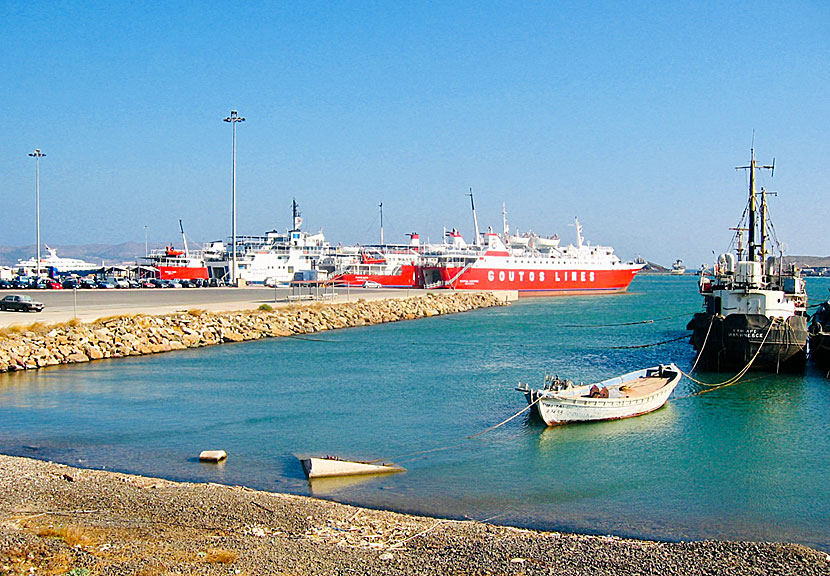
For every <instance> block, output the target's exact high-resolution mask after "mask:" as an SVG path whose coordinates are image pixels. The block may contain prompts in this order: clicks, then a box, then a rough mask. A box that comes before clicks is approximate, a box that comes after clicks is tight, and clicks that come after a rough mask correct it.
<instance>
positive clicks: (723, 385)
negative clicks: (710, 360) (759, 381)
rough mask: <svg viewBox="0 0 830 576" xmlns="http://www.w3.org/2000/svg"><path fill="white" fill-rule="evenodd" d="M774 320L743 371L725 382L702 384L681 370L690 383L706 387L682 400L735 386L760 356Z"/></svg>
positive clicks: (774, 321) (774, 320)
mask: <svg viewBox="0 0 830 576" xmlns="http://www.w3.org/2000/svg"><path fill="white" fill-rule="evenodd" d="M776 320H778V319H777V318H773V319H772V321H771V322H770V323H769V327H768V328H767V333H766V334H764V338H763V339H762V340H761V344H760V345H759V346H758V349H757V350H756V351H755V354H754V355H753V356H752V358H750V360H749V363H748V364H747V365H746V366H744V367H743V369H741V371H740V372H738V373H737V374H735V375H734V376H732V377H731V378H729V379H727V380H724V381H723V382H720V383H718V384H710V383H708V382H702V381H700V380H698V379H697V378H693V377H692V376H691V375H690V374H687V373H685V372H683V371H682V370H681V373H682V374H683V375H684V376H685V377H686V378H688V379H689V380H691V381H692V382H695V383H697V384H700V385H701V386H706V387H707V389H706V390H700V391H698V392H694V393H692V394H689V395H688V396H682V398H688V397H691V396H700V395H701V394H707V393H709V392H714V391H715V390H720V389H721V388H726V387H728V386H732V385H734V384H737V383H738V382H740V380H741V378H743V377H744V375H745V374H746V373H747V372H749V369H750V368H751V367H752V364H753V363H754V362H755V359H756V358H758V354H760V353H761V350H762V349H763V348H764V344H765V343H766V341H767V337H768V336H769V335H770V332H772V328H773V326H775V323H776ZM701 350H702V348H701ZM675 400H680V398H676V399H675Z"/></svg>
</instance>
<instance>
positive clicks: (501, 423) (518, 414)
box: [370, 396, 542, 464]
mask: <svg viewBox="0 0 830 576" xmlns="http://www.w3.org/2000/svg"><path fill="white" fill-rule="evenodd" d="M541 399H542V397H541V396H540V397H538V398H537V399H536V400H534V401H533V402H531V403H529V404H528V405H527V406H525V407H524V408H522V409H521V410H519V411H518V412H516V413H515V414H513V415H512V416H511V417H510V418H508V419H507V420H502V421H501V422H499V423H498V424H496V425H495V426H490V427H489V428H486V429H484V430H482V431H481V432H476V433H475V434H470V435H469V436H465V437H464V442H456V443H455V444H449V445H447V446H439V447H438V448H430V449H429V450H419V451H417V452H408V453H406V454H401V455H399V456H396V457H395V458H380V459H378V460H372V461H371V462H370V463H372V464H373V463H376V462H382V461H384V460H397V461H398V462H399V463H403V462H408V461H409V460H412V459H413V458H412V456H423V455H424V454H431V453H433V452H442V451H444V450H451V449H453V448H458V447H459V446H464V445H466V444H467V442H466V441H467V440H472V439H473V438H475V437H476V436H481V435H482V434H486V433H487V432H492V431H493V430H495V429H496V428H500V427H502V426H504V425H505V424H507V423H508V422H510V421H511V420H513V419H514V418H517V417H518V416H520V415H522V414H524V413H525V412H527V411H528V410H530V409H531V408H532V407H533V406H534V405H535V404H536V403H537V402H539V400H541ZM401 458H407V460H401Z"/></svg>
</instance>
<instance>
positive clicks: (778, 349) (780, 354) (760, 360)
mask: <svg viewBox="0 0 830 576" xmlns="http://www.w3.org/2000/svg"><path fill="white" fill-rule="evenodd" d="M738 169H739V170H748V171H749V199H748V207H747V210H746V211H745V212H744V214H745V218H746V220H743V221H742V222H741V223H740V224H739V226H738V227H737V228H735V229H734V230H735V231H736V251H735V252H736V253H734V254H733V253H731V252H727V253H724V254H721V255H720V256H718V259H717V262H716V264H715V267H714V274H713V278H709V277H708V276H706V275H705V274H704V273H703V272H701V276H700V280H699V291H700V295H701V296H703V301H704V305H705V308H706V310H705V312H698V313H697V314H695V315H694V317H693V318H692V320H691V321H690V322H689V324H688V326H687V329H689V330H692V331H693V332H692V336H691V339H690V341H691V344H692V345H693V346H694V348H695V350H696V351H697V353H698V359H697V365H698V366H699V367H700V368H702V369H704V370H714V371H721V370H739V371H741V370H744V369H752V370H768V371H774V372H779V371H787V370H799V369H803V367H804V364H805V361H806V357H807V356H806V350H807V312H806V310H807V293H806V291H805V286H804V279H803V278H802V277H801V275H800V272H799V271H798V269H797V268H796V267H795V266H790V267H789V270H787V271H784V270H783V268H784V261H783V255H781V252H780V247H779V256H778V257H776V256H774V255H773V254H774V248H775V247H774V246H772V245H771V236H770V228H771V225H770V221H769V216H768V215H769V209H768V206H767V193H766V190H764V189H763V188H762V189H761V192H760V193H759V192H756V190H755V173H756V172H757V171H759V170H771V171H773V170H774V163H773V165H771V166H758V165H757V163H756V161H755V150H754V148H753V149H752V153H751V160H750V163H749V166H739V167H738ZM745 231H746V232H748V233H749V243H748V246H747V247H746V249H744V247H743V240H742V239H743V232H745Z"/></svg>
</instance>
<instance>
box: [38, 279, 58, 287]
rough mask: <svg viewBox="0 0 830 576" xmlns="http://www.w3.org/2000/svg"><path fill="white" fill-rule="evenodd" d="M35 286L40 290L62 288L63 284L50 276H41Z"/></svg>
mask: <svg viewBox="0 0 830 576" xmlns="http://www.w3.org/2000/svg"><path fill="white" fill-rule="evenodd" d="M37 287H38V288H39V289H41V290H63V286H61V284H60V283H59V282H57V281H55V280H52V279H51V278H41V279H40V280H38V283H37Z"/></svg>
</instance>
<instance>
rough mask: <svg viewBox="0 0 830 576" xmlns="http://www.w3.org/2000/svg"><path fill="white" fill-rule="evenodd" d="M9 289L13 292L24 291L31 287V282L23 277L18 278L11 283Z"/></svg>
mask: <svg viewBox="0 0 830 576" xmlns="http://www.w3.org/2000/svg"><path fill="white" fill-rule="evenodd" d="M11 287H12V288H13V289H15V290H25V289H28V288H31V287H32V280H31V279H30V278H27V277H25V276H18V277H17V278H15V279H14V280H12V281H11Z"/></svg>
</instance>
